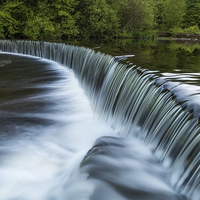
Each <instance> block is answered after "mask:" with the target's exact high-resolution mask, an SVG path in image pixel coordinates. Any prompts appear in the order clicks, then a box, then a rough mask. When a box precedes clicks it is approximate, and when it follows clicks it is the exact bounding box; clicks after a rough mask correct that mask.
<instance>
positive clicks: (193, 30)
mask: <svg viewBox="0 0 200 200" xmlns="http://www.w3.org/2000/svg"><path fill="white" fill-rule="evenodd" d="M184 31H185V33H193V34H200V29H199V27H198V25H194V26H190V27H188V28H186V29H185V30H184Z"/></svg>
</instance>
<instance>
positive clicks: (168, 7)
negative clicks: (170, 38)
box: [162, 0, 186, 31]
mask: <svg viewBox="0 0 200 200" xmlns="http://www.w3.org/2000/svg"><path fill="white" fill-rule="evenodd" d="M185 6H186V4H185V0H178V1H177V0H166V1H164V3H163V13H162V15H163V24H164V26H163V27H164V29H165V30H166V31H168V30H172V29H174V28H180V27H182V22H183V17H184V14H185Z"/></svg>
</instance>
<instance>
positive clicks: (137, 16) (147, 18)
mask: <svg viewBox="0 0 200 200" xmlns="http://www.w3.org/2000/svg"><path fill="white" fill-rule="evenodd" d="M119 15H120V19H121V23H120V24H121V27H122V30H124V31H125V32H130V33H135V32H142V31H149V30H153V29H154V27H155V25H156V24H155V16H156V5H155V3H154V0H141V1H138V0H124V1H121V2H120V9H119Z"/></svg>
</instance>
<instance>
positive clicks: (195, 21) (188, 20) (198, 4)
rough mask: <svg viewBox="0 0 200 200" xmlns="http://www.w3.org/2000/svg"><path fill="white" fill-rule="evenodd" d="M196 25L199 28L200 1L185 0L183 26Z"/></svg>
mask: <svg viewBox="0 0 200 200" xmlns="http://www.w3.org/2000/svg"><path fill="white" fill-rule="evenodd" d="M195 25H198V26H199V28H200V1H199V0H186V13H185V16H184V26H185V27H186V28H188V27H190V26H195Z"/></svg>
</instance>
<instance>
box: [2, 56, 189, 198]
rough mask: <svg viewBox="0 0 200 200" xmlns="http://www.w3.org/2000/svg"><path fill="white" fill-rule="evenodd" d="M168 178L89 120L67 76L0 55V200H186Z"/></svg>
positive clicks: (142, 151)
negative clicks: (170, 183) (170, 184)
mask: <svg viewBox="0 0 200 200" xmlns="http://www.w3.org/2000/svg"><path fill="white" fill-rule="evenodd" d="M168 173H170V172H169V171H168V169H167V168H166V169H165V168H164V167H163V166H161V164H160V163H159V162H158V161H157V160H156V159H155V157H154V156H153V154H152V153H151V151H150V150H149V149H148V148H147V147H146V146H145V145H144V144H143V143H142V142H141V141H139V140H137V139H136V138H132V137H130V138H122V137H120V136H119V135H118V133H116V132H115V131H114V130H113V129H112V128H111V127H110V126H109V125H108V124H105V123H104V122H102V121H101V120H100V119H99V118H98V116H96V115H95V114H94V113H93V111H92V110H91V108H90V102H89V101H88V99H87V97H86V96H85V94H84V91H83V90H82V89H81V87H80V86H79V84H78V82H77V80H76V79H75V77H74V75H73V72H72V71H70V70H68V69H67V68H65V67H63V66H61V65H58V64H56V63H55V62H50V61H47V60H45V59H41V58H36V57H31V56H29V57H28V56H22V55H16V54H15V55H14V54H6V53H1V54H0V177H1V178H0V199H1V200H79V199H81V200H82V199H84V200H85V199H91V200H102V199H104V200H110V199H113V200H114V199H118V200H128V199H138V200H139V199H141V200H147V199H148V200H150V199H152V200H157V199H159V200H169V199H170V200H175V199H185V198H184V197H182V196H181V195H179V194H177V193H176V192H175V191H174V190H173V188H171V187H170V186H169V183H168Z"/></svg>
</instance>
